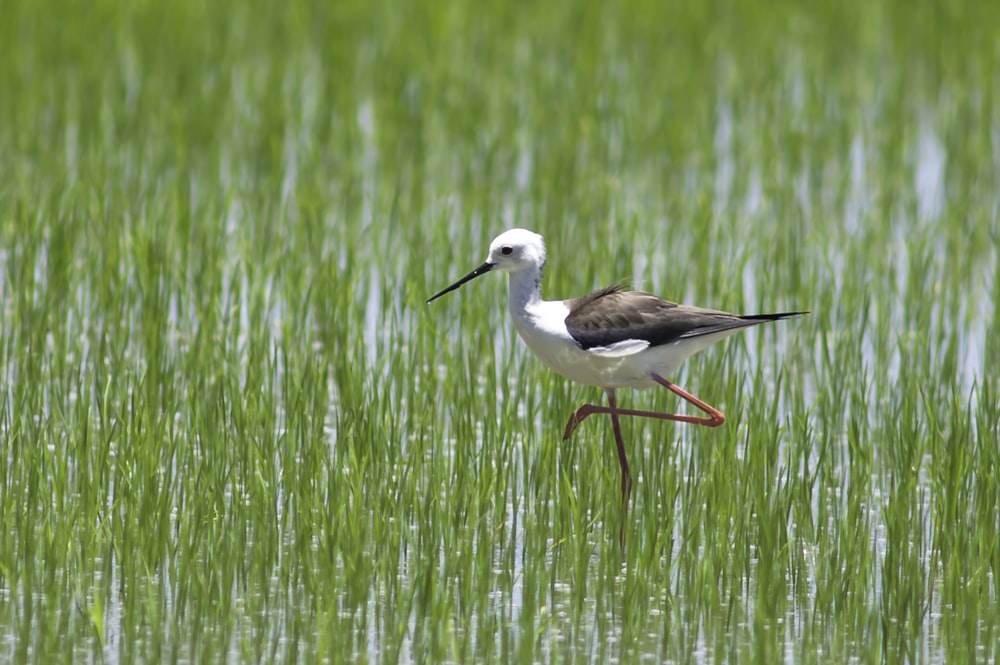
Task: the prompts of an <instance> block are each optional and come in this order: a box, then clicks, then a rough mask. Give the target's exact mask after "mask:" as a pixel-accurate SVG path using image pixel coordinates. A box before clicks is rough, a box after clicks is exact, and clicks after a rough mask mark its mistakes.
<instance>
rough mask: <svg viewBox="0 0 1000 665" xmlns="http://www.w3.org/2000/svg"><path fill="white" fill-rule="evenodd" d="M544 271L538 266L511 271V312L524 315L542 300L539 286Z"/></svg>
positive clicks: (515, 314)
mask: <svg viewBox="0 0 1000 665" xmlns="http://www.w3.org/2000/svg"><path fill="white" fill-rule="evenodd" d="M541 280H542V271H541V270H539V269H538V268H534V269H528V270H519V271H518V272H512V273H510V313H511V314H513V315H514V316H523V315H524V314H525V313H526V312H527V311H528V309H529V308H531V307H533V306H535V305H537V304H538V303H540V302H541V301H542V291H541V287H540V286H539V285H540V283H541Z"/></svg>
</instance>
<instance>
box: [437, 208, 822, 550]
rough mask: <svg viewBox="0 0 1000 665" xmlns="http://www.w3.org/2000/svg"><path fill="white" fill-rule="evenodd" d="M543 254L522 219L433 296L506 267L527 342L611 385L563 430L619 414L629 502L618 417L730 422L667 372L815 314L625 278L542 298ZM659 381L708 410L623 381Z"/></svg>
mask: <svg viewBox="0 0 1000 665" xmlns="http://www.w3.org/2000/svg"><path fill="white" fill-rule="evenodd" d="M545 262H546V253H545V240H544V238H542V236H541V235H539V234H537V233H535V232H533V231H529V230H527V229H521V228H515V229H510V230H507V231H504V232H503V233H501V234H500V235H498V236H497V237H496V238H495V239H494V240H493V242H491V243H490V247H489V253H488V255H487V257H486V261H484V262H483V264H482V265H480V266H479V267H478V268H476V269H474V270H472V271H471V272H470V273H468V274H467V275H465V276H464V277H462V278H461V279H459V280H458V281H456V282H455V283H453V284H451V285H450V286H448V287H446V288H444V289H442V290H441V291H439V292H438V293H437V294H435V295H434V296H432V297H431V298H429V299H428V300H427V303H428V304H430V303H432V302H433V301H435V300H437V299H438V298H440V297H441V296H443V295H445V294H447V293H450V292H452V291H454V290H456V289H458V288H459V287H461V286H463V285H464V284H466V283H468V282H470V281H471V280H473V279H475V278H477V277H480V276H482V275H485V274H486V273H489V272H505V273H507V274H508V276H509V281H510V294H509V302H508V306H509V309H510V314H511V318H512V319H513V320H514V327H515V328H516V329H517V332H518V335H520V337H521V339H522V340H524V342H525V344H527V346H528V348H529V349H530V350H531V351H532V352H533V353H534V354H535V355H536V356H537V357H538V358H539V359H540V360H541V361H542V362H543V363H544V364H545V365H547V366H548V367H549V368H551V369H552V370H554V371H555V372H557V373H559V374H561V375H563V376H565V377H566V378H568V379H570V380H571V381H574V382H576V383H581V384H584V385H588V386H595V387H598V388H602V389H603V390H604V392H605V393H606V395H607V400H608V405H607V406H603V405H598V404H590V403H588V404H584V405H583V406H581V407H580V408H578V409H577V410H576V411H575V412H574V413H573V414H572V415H571V416H570V418H569V421H568V422H567V423H566V428H565V430H564V432H563V439H564V440H565V439H569V438H570V437H571V436H572V435H573V432H574V431H575V430H576V428H577V427H579V425H580V424H581V423H582V422H583V421H584V420H585V419H586V418H587V417H589V416H592V415H595V414H605V415H609V416H611V424H612V429H613V430H614V435H615V445H616V448H617V452H618V463H619V465H620V467H621V492H622V499H623V501H624V504H625V510H626V511H627V510H628V503H629V498H630V496H631V494H632V474H631V471H630V469H629V463H628V456H627V455H626V452H625V442H624V439H623V437H622V430H621V423H620V417H621V416H632V417H640V418H654V419H658V420H672V421H677V422H681V423H689V424H693V425H704V426H707V427H718V426H720V425H722V424H723V422H725V416H724V415H723V414H722V412H721V411H719V410H718V409H717V408H715V407H714V406H711V405H710V404H708V403H707V402H704V401H703V400H701V399H699V398H698V397H695V396H694V395H692V394H691V393H689V392H687V391H686V390H684V389H683V388H681V387H680V386H678V385H677V384H675V383H672V382H671V381H669V380H668V379H667V378H666V377H667V376H670V375H672V374H673V373H674V372H676V371H677V370H678V368H680V366H681V365H682V364H683V362H684V361H685V360H687V359H688V357H690V356H691V355H692V354H694V353H696V352H697V351H700V350H702V349H704V348H706V347H708V346H710V345H712V344H714V343H715V342H718V341H719V340H721V339H723V338H725V337H729V336H730V335H734V334H736V333H737V332H739V331H741V330H745V329H746V328H750V327H752V326H756V325H760V324H762V323H767V322H770V321H779V320H781V319H788V318H792V317H797V316H801V315H803V314H808V312H805V311H802V312H782V313H779V314H750V315H741V314H730V313H728V312H722V311H718V310H712V309H704V308H701V307H692V306H689V305H681V304H677V303H674V302H670V301H667V300H663V299H661V298H659V297H657V296H655V295H652V294H650V293H645V292H643V291H629V290H626V288H625V286H624V285H623V284H620V283H619V284H613V285H611V286H605V287H603V288H599V289H597V290H595V291H592V292H591V293H588V294H587V295H585V296H583V297H580V298H572V299H569V300H543V299H542V293H541V282H542V273H543V270H544V268H545ZM653 387H662V388H666V389H667V390H669V391H671V392H672V393H674V394H675V395H677V396H678V397H680V398H681V399H683V400H685V401H687V402H688V403H690V404H692V405H693V406H695V407H696V408H698V409H699V410H701V411H702V412H703V413H704V414H705V415H704V416H694V415H685V414H678V413H660V412H657V411H641V410H635V409H623V408H621V407H619V405H618V398H617V394H618V390H619V389H620V388H634V389H640V390H642V389H646V388H653ZM622 538H623V544H624V536H622Z"/></svg>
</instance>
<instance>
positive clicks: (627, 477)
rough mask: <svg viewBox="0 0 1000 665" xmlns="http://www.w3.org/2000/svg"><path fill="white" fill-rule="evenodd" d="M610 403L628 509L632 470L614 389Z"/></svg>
mask: <svg viewBox="0 0 1000 665" xmlns="http://www.w3.org/2000/svg"><path fill="white" fill-rule="evenodd" d="M608 404H610V405H611V408H610V410H609V413H610V414H611V427H612V428H613V429H614V431H615V445H617V446H618V464H619V465H620V466H621V468H622V499H623V500H624V501H625V510H626V511H628V500H629V497H631V496H632V472H631V471H629V468H628V457H627V456H626V455H625V440H624V438H623V437H622V425H621V423H620V422H618V401H617V400H616V399H615V391H614V390H608Z"/></svg>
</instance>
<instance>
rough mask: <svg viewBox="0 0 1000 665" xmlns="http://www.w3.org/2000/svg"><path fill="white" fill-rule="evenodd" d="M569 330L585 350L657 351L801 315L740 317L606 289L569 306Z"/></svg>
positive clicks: (635, 293) (630, 292)
mask: <svg viewBox="0 0 1000 665" xmlns="http://www.w3.org/2000/svg"><path fill="white" fill-rule="evenodd" d="M566 304H567V306H568V307H569V310H570V312H569V315H568V316H567V317H566V328H567V330H568V331H569V334H570V335H571V336H572V337H573V339H575V340H576V342H577V343H578V344H579V345H580V346H581V347H582V348H584V349H590V348H594V347H600V346H610V345H612V344H615V343H617V342H624V341H626V340H643V341H646V342H649V345H650V346H659V345H661V344H669V343H671V342H674V341H677V340H680V339H686V338H691V337H700V336H702V335H710V334H712V333H717V332H722V331H725V330H733V329H736V328H746V327H748V326H753V325H757V324H759V323H763V322H765V321H775V320H778V319H782V318H785V317H788V316H795V315H796V314H800V313H801V312H788V313H783V314H757V315H753V316H737V315H735V314H727V313H726V312H718V311H715V310H711V309H701V308H699V307H689V306H687V305H678V304H677V303H672V302H669V301H666V300H662V299H660V298H657V297H656V296H654V295H652V294H650V293H644V292H642V291H624V290H623V287H622V285H620V284H618V285H614V286H607V287H605V288H603V289H598V290H597V291H594V292H592V293H589V294H587V295H585V296H584V297H582V298H577V299H575V300H570V301H567V303H566Z"/></svg>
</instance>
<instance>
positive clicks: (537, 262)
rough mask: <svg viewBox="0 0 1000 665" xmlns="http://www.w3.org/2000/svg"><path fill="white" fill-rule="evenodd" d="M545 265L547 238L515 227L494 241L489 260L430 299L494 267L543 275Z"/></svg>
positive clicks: (509, 271) (511, 271)
mask: <svg viewBox="0 0 1000 665" xmlns="http://www.w3.org/2000/svg"><path fill="white" fill-rule="evenodd" d="M544 267H545V240H543V239H542V236H540V235H538V234H537V233H535V232H534V231H528V230H527V229H511V230H509V231H504V232H503V233H501V234H500V235H498V236H497V237H496V238H494V239H493V242H491V243H490V253H489V255H488V256H487V257H486V262H485V263H483V265H481V266H479V267H478V268H476V269H475V270H473V271H472V272H470V273H469V274H468V275H466V276H465V277H463V278H462V279H460V280H458V281H457V282H455V283H454V284H452V285H451V286H449V287H448V288H446V289H444V290H443V291H441V292H440V293H438V294H437V295H435V296H434V297H432V298H431V299H430V300H428V301H427V302H431V300H436V299H438V298H440V297H441V296H443V295H444V294H446V293H449V292H451V291H454V290H455V289H457V288H458V287H460V286H462V285H463V284H465V283H466V282H468V281H470V280H472V279H475V278H476V277H479V276H480V275H485V274H486V273H488V272H490V271H491V270H501V271H503V272H506V273H515V272H521V271H523V270H534V271H536V272H537V273H538V278H541V272H542V268H544Z"/></svg>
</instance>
